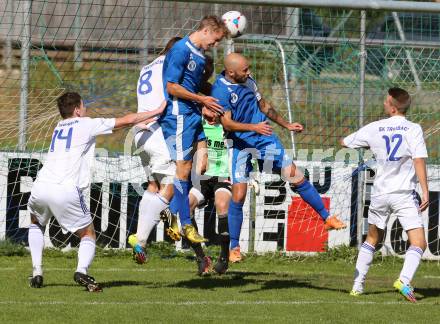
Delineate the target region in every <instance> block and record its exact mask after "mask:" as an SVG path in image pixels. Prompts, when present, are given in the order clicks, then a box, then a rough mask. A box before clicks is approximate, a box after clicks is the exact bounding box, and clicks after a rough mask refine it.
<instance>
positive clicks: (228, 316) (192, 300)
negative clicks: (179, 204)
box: [0, 249, 440, 323]
mask: <svg viewBox="0 0 440 324" xmlns="http://www.w3.org/2000/svg"><path fill="white" fill-rule="evenodd" d="M354 255H355V254H354V251H353V250H344V251H338V252H336V253H335V252H330V253H326V254H322V255H320V256H318V257H307V258H304V257H296V258H288V257H282V256H275V255H272V256H258V257H257V256H249V257H248V258H247V259H246V260H245V262H243V263H241V264H238V265H233V266H231V268H230V271H229V273H228V274H226V275H224V276H217V275H212V276H210V277H206V278H199V277H198V276H196V275H195V263H194V261H193V260H191V259H190V258H189V257H188V255H182V254H175V253H170V251H165V249H162V250H160V251H156V250H155V251H154V253H152V256H151V259H150V262H149V263H148V264H145V265H143V266H139V265H136V264H134V263H133V261H132V260H131V258H130V255H129V254H128V253H127V252H108V251H107V252H105V251H102V250H101V251H98V254H97V257H96V259H95V261H94V263H93V265H92V268H91V269H90V273H91V274H92V275H94V276H95V277H96V279H97V280H99V282H101V283H102V285H103V287H104V292H103V293H88V292H86V291H84V290H83V289H82V287H79V286H77V285H76V284H75V283H74V282H73V280H72V277H73V271H74V269H75V267H76V256H75V253H74V252H69V253H66V254H62V253H60V252H57V251H53V250H48V251H46V252H45V259H44V266H45V275H44V284H45V287H44V288H42V289H31V288H29V287H28V283H27V276H28V275H29V274H30V271H31V260H30V256H29V255H26V256H1V257H0V282H1V283H2V284H1V285H0V296H1V297H0V305H1V310H2V311H1V312H0V322H1V323H17V322H29V321H31V322H34V323H55V322H57V323H60V322H63V323H64V322H87V323H95V322H96V323H97V322H99V323H105V322H108V323H115V322H120V323H126V322H133V323H138V322H144V323H145V322H153V321H154V322H161V323H165V322H166V323H174V322H194V323H198V322H220V321H222V322H224V321H227V322H229V323H239V322H241V323H243V322H245V323H261V322H270V323H286V322H313V323H315V322H317V321H320V322H329V323H330V322H331V323H337V322H338V323H339V322H347V323H354V322H357V323H371V322H372V321H374V322H381V323H382V322H383V323H415V322H418V323H423V322H428V321H429V322H432V319H433V316H435V315H434V314H435V313H436V312H437V314H438V309H439V308H438V307H439V305H440V296H439V294H440V288H439V287H440V285H439V283H440V277H439V276H436V275H437V274H438V273H439V264H438V263H436V262H424V263H422V265H421V266H420V268H419V272H418V274H417V278H416V280H415V281H414V283H415V285H416V287H417V288H416V294H417V297H418V299H419V302H418V303H417V304H416V305H413V304H409V303H407V302H406V301H405V300H404V299H403V298H402V297H401V296H399V295H398V294H397V293H395V292H394V291H393V288H392V283H393V281H394V279H395V278H396V276H397V275H398V274H399V271H400V268H401V265H402V261H401V260H400V259H397V258H380V257H379V258H377V260H375V265H373V266H372V268H371V271H370V274H369V278H368V282H367V287H366V293H365V295H363V296H361V297H359V298H353V297H350V296H349V295H348V291H349V290H350V288H351V284H352V276H353V269H354V264H353V262H354V259H355V258H354Z"/></svg>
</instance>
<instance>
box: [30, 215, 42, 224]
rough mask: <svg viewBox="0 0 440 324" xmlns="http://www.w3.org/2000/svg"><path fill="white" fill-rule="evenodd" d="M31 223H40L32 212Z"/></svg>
mask: <svg viewBox="0 0 440 324" xmlns="http://www.w3.org/2000/svg"><path fill="white" fill-rule="evenodd" d="M31 223H32V224H35V225H40V223H39V222H38V219H37V216H35V215H34V214H31Z"/></svg>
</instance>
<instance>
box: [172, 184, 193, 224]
mask: <svg viewBox="0 0 440 324" xmlns="http://www.w3.org/2000/svg"><path fill="white" fill-rule="evenodd" d="M189 187H190V182H189V181H186V180H179V179H174V197H175V198H176V203H177V205H178V210H179V217H180V225H181V226H182V227H183V226H185V225H188V224H191V217H190V209H189V199H188V194H189Z"/></svg>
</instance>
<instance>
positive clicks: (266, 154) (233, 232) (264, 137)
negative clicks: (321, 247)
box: [211, 53, 346, 261]
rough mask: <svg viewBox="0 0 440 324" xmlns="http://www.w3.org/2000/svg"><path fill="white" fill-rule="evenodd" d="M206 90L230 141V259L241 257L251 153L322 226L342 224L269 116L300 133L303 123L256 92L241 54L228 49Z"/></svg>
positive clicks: (333, 226)
mask: <svg viewBox="0 0 440 324" xmlns="http://www.w3.org/2000/svg"><path fill="white" fill-rule="evenodd" d="M211 94H212V96H213V97H215V98H217V99H218V100H219V104H220V105H221V106H222V107H223V108H224V110H225V114H224V115H223V116H221V123H222V124H223V127H224V129H225V130H226V131H227V132H228V135H227V137H228V138H229V139H230V140H231V141H232V148H231V150H230V152H229V156H230V157H229V158H230V159H231V167H232V170H230V172H231V174H232V178H231V181H232V200H231V202H230V204H229V211H228V223H229V235H230V239H231V245H230V247H231V251H230V258H232V259H235V260H237V261H239V260H240V259H241V253H240V246H239V238H240V231H241V226H242V223H243V203H244V200H245V198H246V192H247V181H248V178H249V173H250V171H252V164H251V159H252V157H254V158H256V159H257V161H258V165H259V168H260V171H261V170H264V171H266V172H271V171H276V172H280V174H281V176H282V178H283V179H285V180H286V181H288V182H290V183H291V184H292V185H293V186H294V187H295V190H296V192H298V194H299V195H300V196H301V198H302V199H303V200H304V201H306V202H307V203H308V204H309V205H310V206H311V207H312V208H313V209H314V210H315V211H316V212H317V213H318V214H319V215H320V216H321V218H322V219H323V220H324V221H325V228H326V229H327V230H331V229H342V228H345V227H346V225H345V224H344V223H343V222H341V221H340V220H339V219H338V218H337V217H336V216H331V217H330V216H329V212H328V211H327V210H326V209H325V207H324V204H323V202H322V199H321V197H320V196H319V194H318V192H317V191H316V189H315V187H313V186H312V185H311V184H310V183H309V181H307V180H306V179H305V178H304V175H303V174H302V173H301V172H300V171H299V170H298V168H297V167H296V166H295V164H294V163H293V162H292V160H291V159H290V158H289V157H288V156H287V155H286V154H285V151H284V148H283V146H282V144H281V142H280V140H279V139H278V137H277V136H276V135H274V134H272V127H271V126H270V125H269V121H268V119H270V120H272V121H274V122H275V123H277V124H278V125H280V126H282V127H284V128H286V129H287V130H289V131H294V132H301V131H302V130H303V126H302V125H301V124H299V123H289V122H287V121H286V120H285V119H284V118H282V117H281V116H280V115H279V114H278V113H277V112H276V110H275V109H274V108H273V107H272V105H271V104H270V103H269V102H268V101H266V100H265V99H264V98H263V97H262V96H261V94H260V93H259V92H258V89H257V84H256V82H255V81H254V80H253V79H252V78H251V77H250V70H249V63H248V61H247V59H246V58H245V57H243V56H242V55H240V54H236V53H232V54H229V55H228V56H227V57H226V58H225V71H224V72H222V73H221V74H220V75H218V77H217V79H216V81H215V83H214V84H213V87H212V92H211Z"/></svg>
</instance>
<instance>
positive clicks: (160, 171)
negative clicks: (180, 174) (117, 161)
mask: <svg viewBox="0 0 440 324" xmlns="http://www.w3.org/2000/svg"><path fill="white" fill-rule="evenodd" d="M134 141H135V145H136V148H137V149H140V148H142V149H143V152H142V153H141V154H139V155H140V157H141V161H142V166H143V167H144V168H145V169H146V172H147V177H149V176H150V175H161V176H167V177H168V178H170V181H171V183H173V179H174V176H175V174H176V163H175V162H174V161H172V160H171V157H170V152H169V151H168V146H167V144H166V142H165V139H164V137H163V133H162V128H161V127H160V126H159V124H158V123H154V124H153V125H151V126H150V129H148V130H141V131H138V132H137V133H136V135H135V136H134ZM149 180H150V179H149ZM155 180H157V179H155Z"/></svg>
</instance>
